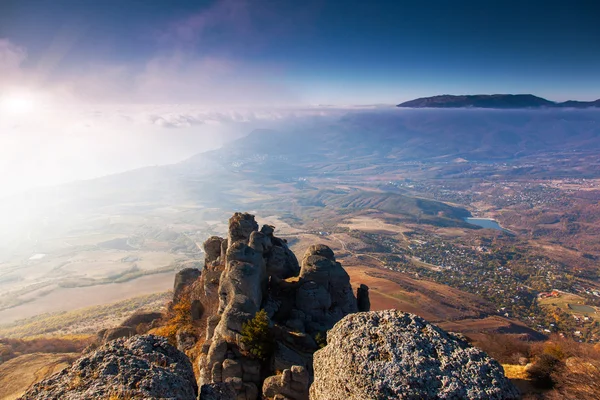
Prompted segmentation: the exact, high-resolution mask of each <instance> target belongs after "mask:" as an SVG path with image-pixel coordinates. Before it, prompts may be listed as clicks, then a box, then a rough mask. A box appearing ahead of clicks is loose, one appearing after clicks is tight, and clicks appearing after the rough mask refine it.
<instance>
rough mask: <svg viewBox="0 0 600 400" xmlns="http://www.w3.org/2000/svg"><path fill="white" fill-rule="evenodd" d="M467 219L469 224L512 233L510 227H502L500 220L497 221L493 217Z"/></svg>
mask: <svg viewBox="0 0 600 400" xmlns="http://www.w3.org/2000/svg"><path fill="white" fill-rule="evenodd" d="M465 221H466V222H468V223H469V224H473V225H477V226H481V227H482V228H486V229H495V230H497V231H502V232H507V233H512V232H511V231H509V230H508V229H504V228H503V227H501V226H500V224H499V223H498V222H496V220H495V219H491V218H465Z"/></svg>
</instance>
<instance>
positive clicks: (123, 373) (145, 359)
mask: <svg viewBox="0 0 600 400" xmlns="http://www.w3.org/2000/svg"><path fill="white" fill-rule="evenodd" d="M197 391H198V387H197V386H196V381H195V378H194V371H193V369H192V364H191V363H190V360H189V359H188V358H187V357H186V356H185V354H183V353H181V352H180V351H178V350H177V349H176V348H175V347H173V346H171V345H170V344H169V343H168V342H167V340H166V339H164V338H161V337H157V336H153V335H143V336H134V337H131V338H129V339H117V340H114V341H112V342H110V343H108V344H106V345H104V346H102V347H100V348H99V349H98V350H96V351H94V352H93V353H89V354H86V355H84V356H83V357H81V358H79V359H78V360H77V361H75V362H74V363H73V365H71V366H70V367H68V368H65V369H64V370H62V371H61V372H59V373H58V374H56V375H53V376H52V377H50V378H48V379H46V380H43V381H41V382H39V383H37V384H35V385H34V386H33V387H31V388H30V389H29V390H27V392H26V393H25V394H24V395H23V396H22V397H21V399H22V400H34V399H35V400H51V399H52V400H54V399H61V400H62V399H64V400H85V399H99V398H109V397H110V396H111V395H119V396H123V397H125V396H129V397H131V398H144V399H181V400H195V399H196V395H197Z"/></svg>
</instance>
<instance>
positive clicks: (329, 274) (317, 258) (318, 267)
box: [296, 245, 358, 331]
mask: <svg viewBox="0 0 600 400" xmlns="http://www.w3.org/2000/svg"><path fill="white" fill-rule="evenodd" d="M300 282H301V286H300V288H299V289H298V291H297V294H296V306H297V308H298V309H299V310H300V311H302V312H304V313H305V315H306V317H307V322H309V324H308V325H307V327H308V330H309V331H325V330H327V329H330V328H331V327H332V326H333V325H334V324H335V323H336V322H338V321H339V320H340V319H342V318H343V317H344V316H346V315H348V314H350V313H354V312H357V311H358V305H357V302H356V298H355V297H354V293H353V291H352V286H351V285H350V276H349V275H348V273H347V272H346V270H345V269H344V267H342V265H341V264H340V263H339V262H337V261H336V260H335V256H334V254H333V251H332V250H331V249H330V248H329V247H327V246H325V245H313V246H310V247H309V248H308V250H307V251H306V253H305V254H304V257H303V259H302V268H301V270H300Z"/></svg>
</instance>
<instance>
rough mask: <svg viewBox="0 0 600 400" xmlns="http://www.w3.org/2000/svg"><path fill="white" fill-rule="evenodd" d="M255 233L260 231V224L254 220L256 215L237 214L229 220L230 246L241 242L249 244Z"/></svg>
mask: <svg viewBox="0 0 600 400" xmlns="http://www.w3.org/2000/svg"><path fill="white" fill-rule="evenodd" d="M254 231H258V224H257V223H256V220H255V219H254V215H252V214H248V213H240V212H236V213H235V214H233V216H232V217H231V218H229V232H228V235H227V239H228V242H229V246H231V245H232V244H233V243H235V242H237V241H240V240H241V241H244V242H246V243H248V239H250V234H251V233H252V232H254Z"/></svg>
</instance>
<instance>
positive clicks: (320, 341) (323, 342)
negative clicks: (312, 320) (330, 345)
mask: <svg viewBox="0 0 600 400" xmlns="http://www.w3.org/2000/svg"><path fill="white" fill-rule="evenodd" d="M315 342H317V346H319V349H322V348H323V347H325V346H327V335H326V334H325V333H323V332H317V334H316V335H315Z"/></svg>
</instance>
